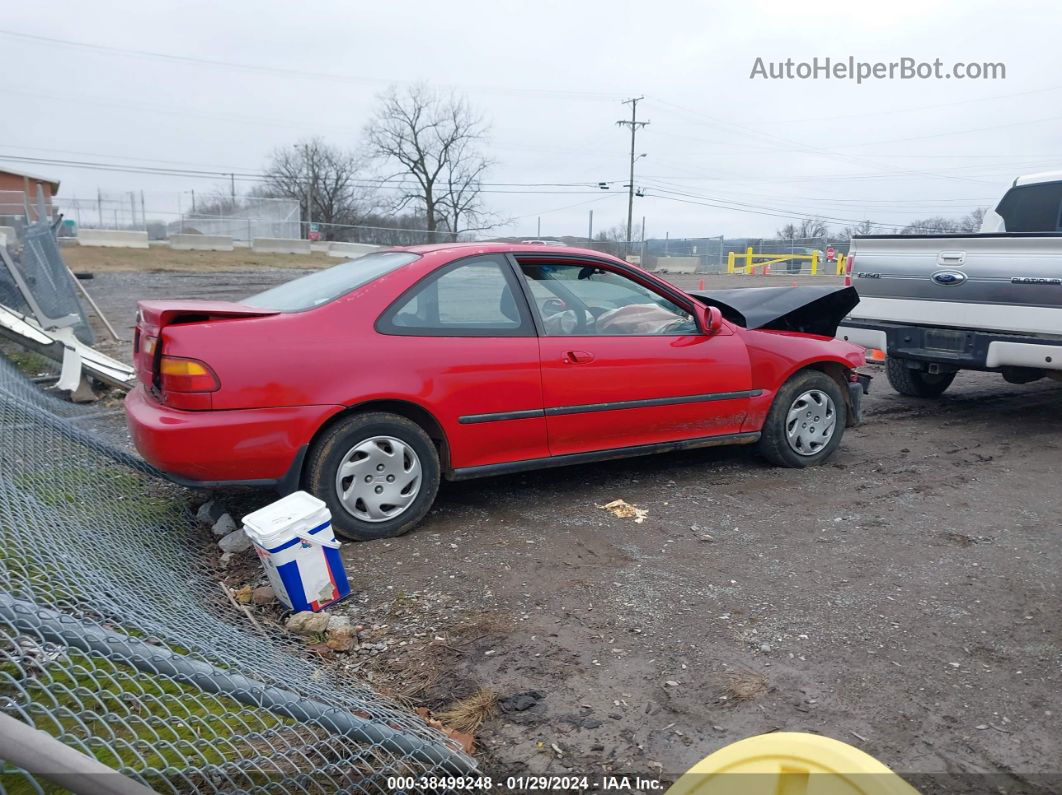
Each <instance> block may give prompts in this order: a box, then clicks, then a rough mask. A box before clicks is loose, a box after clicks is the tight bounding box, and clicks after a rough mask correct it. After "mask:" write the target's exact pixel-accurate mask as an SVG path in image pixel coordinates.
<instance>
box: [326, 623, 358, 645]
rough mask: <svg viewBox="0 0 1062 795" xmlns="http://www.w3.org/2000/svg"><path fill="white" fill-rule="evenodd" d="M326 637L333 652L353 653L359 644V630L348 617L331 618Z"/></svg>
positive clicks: (327, 643)
mask: <svg viewBox="0 0 1062 795" xmlns="http://www.w3.org/2000/svg"><path fill="white" fill-rule="evenodd" d="M325 637H326V640H325V644H326V645H327V646H328V648H330V649H332V651H351V650H352V649H353V648H354V647H355V646H356V645H357V644H358V635H357V630H356V629H355V627H354V625H353V624H351V623H350V619H349V618H347V617H346V616H329V618H328V625H327V627H326V629H325Z"/></svg>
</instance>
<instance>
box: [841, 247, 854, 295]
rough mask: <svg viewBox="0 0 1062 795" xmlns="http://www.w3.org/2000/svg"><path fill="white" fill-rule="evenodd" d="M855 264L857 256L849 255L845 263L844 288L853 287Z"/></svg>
mask: <svg viewBox="0 0 1062 795" xmlns="http://www.w3.org/2000/svg"><path fill="white" fill-rule="evenodd" d="M854 263H855V254H849V255H848V256H847V257H846V258H845V261H844V286H845V287H851V286H852V265H853V264H854Z"/></svg>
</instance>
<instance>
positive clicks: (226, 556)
mask: <svg viewBox="0 0 1062 795" xmlns="http://www.w3.org/2000/svg"><path fill="white" fill-rule="evenodd" d="M231 560H232V553H231V552H225V553H223V554H222V556H221V559H220V560H219V561H218V564H219V565H220V566H221V568H223V569H227V568H228V567H229V562H230V561H231Z"/></svg>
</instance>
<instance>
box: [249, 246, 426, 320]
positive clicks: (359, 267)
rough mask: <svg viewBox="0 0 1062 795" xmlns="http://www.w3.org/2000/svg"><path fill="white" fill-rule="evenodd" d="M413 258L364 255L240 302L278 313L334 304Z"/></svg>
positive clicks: (396, 253) (407, 255) (397, 254)
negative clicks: (343, 296)
mask: <svg viewBox="0 0 1062 795" xmlns="http://www.w3.org/2000/svg"><path fill="white" fill-rule="evenodd" d="M417 259H420V255H419V254H414V253H412V252H409V251H381V252H379V253H378V254H366V255H365V256H364V257H358V258H357V259H355V260H350V261H349V262H343V263H340V264H339V265H334V266H333V267H331V268H326V269H325V270H322V271H316V272H315V273H311V274H309V275H307V276H302V277H300V278H298V279H293V280H292V281H290V282H285V283H284V284H281V285H278V286H277V287H273V288H270V289H269V290H266V291H265V292H261V293H257V294H256V295H252V296H251V297H250V298H245V299H243V301H242V303H244V304H247V305H248V306H256V307H259V308H261V309H276V310H277V311H280V312H303V311H305V310H307V309H313V308H314V307H317V306H321V305H322V304H327V303H329V302H330V301H334V300H335V299H337V298H339V297H340V296H342V295H346V294H347V293H349V292H350V291H351V290H356V289H358V288H359V287H363V286H365V285H366V284H368V283H369V282H371V281H373V280H375V279H379V278H380V277H381V276H383V275H384V274H387V273H391V271H395V270H398V269H399V268H401V267H404V266H406V265H408V264H409V263H411V262H413V261H414V260H417Z"/></svg>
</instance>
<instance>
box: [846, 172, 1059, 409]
mask: <svg viewBox="0 0 1062 795" xmlns="http://www.w3.org/2000/svg"><path fill="white" fill-rule="evenodd" d="M847 268H848V273H847V275H846V280H845V283H846V284H853V285H854V286H855V287H856V289H857V290H858V292H859V296H860V301H859V304H858V305H857V306H856V307H855V309H854V310H852V312H851V314H849V315H848V317H846V318H845V319H844V320H843V321H842V322H841V325H840V326H839V327H838V330H837V336H838V337H840V338H842V339H845V340H849V341H851V342H854V343H856V344H858V345H863V346H865V347H867V348H869V349H872V351H873V350H878V351H882V352H884V354H885V357H886V359H885V364H886V374H887V375H888V379H889V383H890V384H891V385H892V387H893V388H894V389H895V390H896V391H897V392H900V393H901V394H904V395H914V396H918V397H936V396H938V395H940V394H941V393H943V392H944V390H945V389H947V388H948V386H949V385H950V384H951V382H952V380H953V379H954V378H955V373H957V372H958V371H959V370H985V371H990V372H998V373H1001V374H1002V375H1003V378H1004V379H1006V380H1007V381H1009V382H1011V383H1019V384H1021V383H1027V382H1029V381H1035V380H1037V379H1039V378H1044V377H1045V376H1046V377H1052V378H1056V379H1059V380H1062V172H1053V173H1050V174H1036V175H1032V176H1029V177H1020V178H1018V179H1017V180H1015V181H1014V184H1013V186H1012V187H1011V188H1010V189H1009V190H1008V191H1007V192H1006V194H1005V195H1004V196H1003V198H1002V199H1001V200H1000V202H999V204H998V205H997V206H996V208H995V210H994V211H992V212H989V213H987V214H986V215H985V219H984V223H983V224H982V227H981V231H980V232H979V233H976V234H968V235H864V236H858V237H853V238H852V244H851V249H850V256H849V258H848V260H847ZM871 358H872V359H873V358H876V357H874V356H872V357H871Z"/></svg>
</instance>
